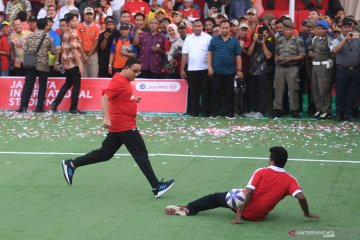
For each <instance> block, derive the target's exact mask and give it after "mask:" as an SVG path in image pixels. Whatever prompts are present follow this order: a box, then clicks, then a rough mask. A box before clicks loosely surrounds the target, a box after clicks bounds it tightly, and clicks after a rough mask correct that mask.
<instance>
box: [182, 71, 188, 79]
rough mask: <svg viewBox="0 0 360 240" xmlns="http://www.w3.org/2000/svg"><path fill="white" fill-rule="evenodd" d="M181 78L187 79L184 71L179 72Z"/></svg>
mask: <svg viewBox="0 0 360 240" xmlns="http://www.w3.org/2000/svg"><path fill="white" fill-rule="evenodd" d="M181 78H182V79H186V78H187V76H186V71H185V70H182V71H181Z"/></svg>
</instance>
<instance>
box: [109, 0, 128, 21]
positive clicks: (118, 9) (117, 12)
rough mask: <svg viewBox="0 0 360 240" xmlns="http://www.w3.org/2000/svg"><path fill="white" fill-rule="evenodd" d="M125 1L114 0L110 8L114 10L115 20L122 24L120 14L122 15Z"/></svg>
mask: <svg viewBox="0 0 360 240" xmlns="http://www.w3.org/2000/svg"><path fill="white" fill-rule="evenodd" d="M124 3H125V0H112V1H110V6H111V8H112V10H113V17H114V19H115V22H116V23H119V22H120V13H121V8H122V6H123V5H124Z"/></svg>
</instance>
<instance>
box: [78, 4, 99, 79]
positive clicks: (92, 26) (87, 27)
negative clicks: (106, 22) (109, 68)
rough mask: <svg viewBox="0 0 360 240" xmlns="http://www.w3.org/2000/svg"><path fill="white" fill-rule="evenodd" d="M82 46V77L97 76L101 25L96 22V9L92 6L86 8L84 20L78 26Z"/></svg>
mask: <svg viewBox="0 0 360 240" xmlns="http://www.w3.org/2000/svg"><path fill="white" fill-rule="evenodd" d="M77 31H78V35H79V37H80V41H81V46H82V51H83V52H82V60H83V66H84V73H83V75H82V77H90V78H96V77H98V74H99V63H98V54H97V45H98V41H99V35H100V27H99V25H97V24H96V23H95V22H94V9H92V8H91V7H88V8H85V10H84V22H83V23H80V24H79V25H78V27H77Z"/></svg>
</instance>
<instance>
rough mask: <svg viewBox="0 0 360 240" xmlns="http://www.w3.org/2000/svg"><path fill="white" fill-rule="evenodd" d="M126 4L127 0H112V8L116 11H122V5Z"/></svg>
mask: <svg viewBox="0 0 360 240" xmlns="http://www.w3.org/2000/svg"><path fill="white" fill-rule="evenodd" d="M124 4H125V0H113V1H110V5H111V8H112V10H114V11H120V8H122V6H124Z"/></svg>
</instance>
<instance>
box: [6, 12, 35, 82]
mask: <svg viewBox="0 0 360 240" xmlns="http://www.w3.org/2000/svg"><path fill="white" fill-rule="evenodd" d="M12 27H13V31H12V33H11V36H10V42H11V44H10V54H11V55H10V56H11V59H12V61H13V62H14V76H25V69H24V67H23V64H22V63H23V60H24V43H25V42H26V39H27V37H28V36H29V34H30V32H29V31H25V30H22V28H21V21H20V19H14V21H13V23H12Z"/></svg>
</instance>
